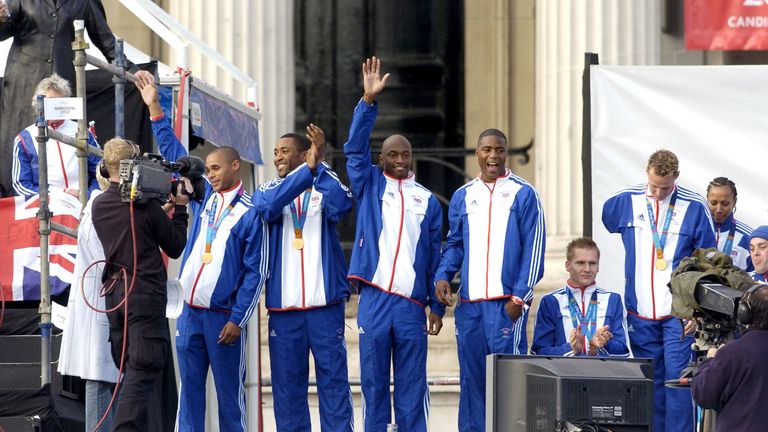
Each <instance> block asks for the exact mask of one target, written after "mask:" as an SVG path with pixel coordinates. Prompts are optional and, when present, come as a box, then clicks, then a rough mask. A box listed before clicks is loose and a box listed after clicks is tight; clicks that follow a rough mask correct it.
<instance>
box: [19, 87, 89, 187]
mask: <svg viewBox="0 0 768 432" xmlns="http://www.w3.org/2000/svg"><path fill="white" fill-rule="evenodd" d="M37 95H44V96H45V97H46V98H64V97H70V96H71V95H72V88H71V87H70V85H69V82H67V80H65V79H64V78H62V77H60V76H59V75H57V74H53V75H51V76H49V77H47V78H44V79H43V80H42V81H40V83H38V84H37V88H36V89H35V95H34V96H33V97H32V106H35V103H36V99H37ZM48 126H50V127H51V128H52V129H54V130H56V131H57V132H59V133H61V134H64V135H68V136H71V137H74V136H76V135H77V122H75V121H72V120H49V121H48ZM37 145H38V143H37V125H35V124H32V125H30V126H28V127H26V128H25V129H24V130H22V131H21V132H19V133H18V135H16V139H14V141H13V167H12V172H11V177H12V185H13V191H14V192H15V193H16V195H24V196H30V195H35V194H37V193H39V187H38V176H39V174H38V166H39V165H40V161H39V159H38V148H37ZM88 145H90V146H93V147H97V148H98V147H99V143H97V142H96V137H94V136H93V134H92V133H91V132H90V131H88ZM46 148H47V151H46V156H47V158H48V188H49V189H50V190H51V191H53V190H63V191H65V192H68V193H71V194H73V195H75V196H77V195H78V193H79V190H78V188H79V187H80V185H79V175H80V168H79V161H78V157H77V149H76V148H74V147H72V146H70V145H67V144H62V143H61V142H59V141H57V140H55V139H52V138H51V139H49V140H48V143H47V147H46ZM100 160H101V158H100V157H98V156H96V155H93V154H89V155H88V182H87V183H88V193H90V192H92V191H94V190H96V189H98V187H99V184H98V183H97V182H96V166H97V165H98V164H99V161H100Z"/></svg>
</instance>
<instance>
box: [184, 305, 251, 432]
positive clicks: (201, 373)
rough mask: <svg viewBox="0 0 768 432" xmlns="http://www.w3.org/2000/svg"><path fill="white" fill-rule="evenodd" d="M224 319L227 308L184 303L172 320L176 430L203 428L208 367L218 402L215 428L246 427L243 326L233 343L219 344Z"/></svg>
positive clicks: (229, 431) (236, 430)
mask: <svg viewBox="0 0 768 432" xmlns="http://www.w3.org/2000/svg"><path fill="white" fill-rule="evenodd" d="M228 321H229V313H228V312H217V311H212V310H208V309H198V308H193V307H190V306H189V305H188V304H186V303H185V304H184V310H183V311H182V313H181V316H180V317H179V319H178V321H177V322H176V331H177V334H176V352H177V355H178V359H179V376H180V381H181V389H180V392H179V393H180V395H179V412H178V425H179V428H178V430H179V431H180V432H197V431H200V432H204V431H205V396H206V393H205V385H206V379H207V378H208V368H209V367H210V368H211V371H212V372H213V381H214V384H215V385H216V397H217V399H218V403H219V430H220V431H222V432H242V431H245V430H246V412H245V366H246V360H245V345H246V343H245V342H246V329H242V330H241V333H240V337H239V338H238V339H237V340H236V341H235V342H234V343H233V344H231V345H222V344H219V343H218V340H219V334H220V333H221V329H223V328H224V325H225V324H226V323H227V322H228Z"/></svg>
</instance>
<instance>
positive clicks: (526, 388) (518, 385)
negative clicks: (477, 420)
mask: <svg viewBox="0 0 768 432" xmlns="http://www.w3.org/2000/svg"><path fill="white" fill-rule="evenodd" d="M486 364H487V366H486V367H487V374H486V430H487V431H499V432H501V431H504V432H506V431H521V432H522V431H525V432H552V431H557V430H566V429H559V428H561V427H562V426H563V425H564V422H565V421H567V422H570V423H571V424H574V425H579V424H582V425H591V426H593V427H595V426H602V427H605V428H608V429H610V430H611V431H614V432H639V431H650V430H651V425H652V421H653V362H652V360H651V359H623V358H622V359H613V358H595V357H549V356H514V355H503V354H491V355H489V356H488V357H487V363H486Z"/></svg>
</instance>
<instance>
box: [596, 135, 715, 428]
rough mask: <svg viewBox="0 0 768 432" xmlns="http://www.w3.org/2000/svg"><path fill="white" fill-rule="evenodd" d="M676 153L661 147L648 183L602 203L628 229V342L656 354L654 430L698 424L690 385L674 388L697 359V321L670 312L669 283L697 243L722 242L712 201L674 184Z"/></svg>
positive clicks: (610, 222)
mask: <svg viewBox="0 0 768 432" xmlns="http://www.w3.org/2000/svg"><path fill="white" fill-rule="evenodd" d="M678 167H679V164H678V160H677V156H675V154H674V153H672V152H670V151H668V150H659V151H657V152H655V153H653V154H652V155H651V157H650V158H649V159H648V165H647V167H646V173H647V175H648V177H647V182H646V183H641V184H638V185H635V186H630V187H628V188H626V189H623V190H621V191H619V192H618V193H617V194H616V195H614V196H612V197H611V198H609V199H608V200H607V201H606V202H605V204H604V205H603V225H605V228H606V229H607V230H608V231H609V232H611V233H618V234H621V240H622V242H623V243H624V250H625V253H626V257H625V260H624V274H625V277H626V286H625V288H624V300H625V303H626V308H627V327H628V331H629V342H630V345H631V348H632V353H633V354H634V356H635V357H650V358H653V359H654V395H653V403H654V427H653V430H654V431H665V430H666V431H668V432H670V431H674V432H678V431H680V432H682V431H685V432H689V431H691V430H693V400H692V399H691V392H690V390H688V389H681V388H668V387H665V386H664V381H665V380H671V379H678V378H680V372H681V371H682V369H683V368H685V367H686V366H687V365H688V362H689V361H690V359H691V356H692V351H691V343H692V342H693V338H692V337H691V336H689V335H690V333H692V332H693V329H694V323H693V321H690V322H686V323H684V325H685V328H683V324H681V322H680V320H679V319H677V318H674V317H672V316H671V315H670V313H671V308H672V293H671V291H670V290H669V288H668V287H667V283H668V282H669V279H670V276H671V274H672V271H673V270H674V269H675V268H676V267H677V266H678V264H679V263H680V260H682V259H683V258H685V257H687V256H690V255H691V254H692V253H693V251H694V250H695V249H697V248H710V247H715V235H714V231H713V226H712V217H711V216H710V213H709V209H708V208H707V204H706V202H705V201H704V198H702V197H701V196H700V195H698V194H697V193H695V192H692V191H690V190H688V189H686V188H684V187H682V186H679V185H677V184H675V181H676V180H677V177H678V176H679V174H680V172H679V169H678Z"/></svg>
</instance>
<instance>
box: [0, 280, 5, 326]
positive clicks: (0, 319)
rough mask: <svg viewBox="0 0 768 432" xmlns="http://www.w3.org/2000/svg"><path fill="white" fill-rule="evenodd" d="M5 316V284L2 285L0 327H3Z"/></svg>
mask: <svg viewBox="0 0 768 432" xmlns="http://www.w3.org/2000/svg"><path fill="white" fill-rule="evenodd" d="M3 317H5V291H3V285H0V328H2V327H3Z"/></svg>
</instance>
